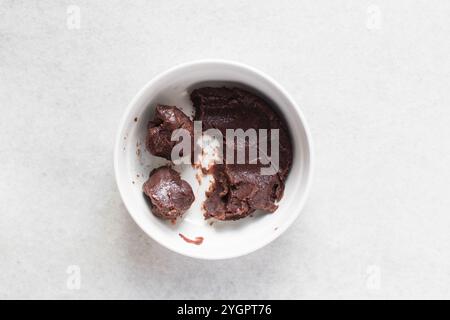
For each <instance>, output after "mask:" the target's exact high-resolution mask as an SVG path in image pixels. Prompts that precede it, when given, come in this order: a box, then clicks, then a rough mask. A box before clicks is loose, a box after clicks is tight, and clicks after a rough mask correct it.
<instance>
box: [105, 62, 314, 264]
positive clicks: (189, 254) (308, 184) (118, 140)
mask: <svg viewBox="0 0 450 320" xmlns="http://www.w3.org/2000/svg"><path fill="white" fill-rule="evenodd" d="M203 64H210V65H211V64H220V65H228V66H232V67H235V68H240V69H245V70H247V71H250V72H253V73H255V74H256V75H257V76H259V77H261V78H263V79H264V80H266V81H267V82H269V83H270V84H271V85H272V86H274V87H275V88H276V89H277V90H278V91H279V92H280V93H281V94H282V95H283V96H284V97H285V98H286V99H287V100H288V101H289V103H290V104H291V105H292V106H293V107H294V109H295V110H296V112H297V115H298V117H299V119H300V122H301V124H302V126H303V129H304V132H305V137H306V139H305V144H306V146H307V150H308V153H309V154H308V160H309V163H308V168H307V170H305V173H306V177H305V178H304V179H305V184H304V192H303V195H302V197H301V199H300V201H299V202H298V203H297V206H296V214H294V215H292V217H291V219H289V220H288V221H287V223H285V224H283V225H282V226H280V227H279V232H274V233H272V234H270V235H267V237H265V238H264V240H263V241H261V242H258V244H257V245H256V246H248V247H247V249H246V250H243V251H240V252H238V253H236V254H223V255H215V256H214V257H208V256H205V255H202V254H195V253H192V252H185V251H183V250H180V249H179V247H177V246H171V245H168V244H167V243H164V242H163V241H161V240H160V239H158V237H155V236H154V235H152V234H149V233H148V232H147V231H146V228H145V227H144V226H142V225H141V223H140V222H139V221H138V220H137V219H136V218H135V216H134V214H133V213H132V212H131V211H130V208H129V205H128V204H127V200H126V199H127V198H126V197H125V194H124V193H125V190H124V187H123V186H122V185H121V183H120V181H119V176H120V174H119V158H120V156H119V155H120V152H121V150H122V148H121V143H122V132H123V130H124V128H125V126H126V122H127V119H128V117H129V114H130V113H131V111H132V110H133V108H134V105H135V104H136V103H137V102H138V101H139V99H140V97H141V96H142V95H143V94H144V93H145V92H146V91H147V90H148V89H149V88H150V87H152V86H153V85H154V84H155V83H157V82H158V81H159V80H160V79H162V78H164V77H165V76H167V75H168V74H170V73H172V72H174V71H176V70H177V69H181V68H187V67H195V66H197V65H203ZM113 157H114V177H115V180H116V185H117V188H118V190H119V194H120V197H121V200H122V202H123V204H124V205H125V208H126V209H127V211H128V214H129V215H130V216H131V218H132V219H133V221H134V222H135V223H136V224H137V225H138V226H139V228H141V230H142V231H143V232H144V233H145V234H147V235H148V236H149V237H150V238H152V239H153V240H154V241H156V242H157V243H159V244H160V245H161V246H163V247H165V248H167V249H169V250H171V251H173V252H176V253H178V254H181V255H183V256H187V257H191V258H196V259H202V260H223V259H231V258H237V257H241V256H245V255H247V254H250V253H252V252H254V251H257V250H259V249H261V248H263V247H265V246H266V245H268V244H269V243H271V242H272V241H274V240H275V239H277V238H278V237H279V236H280V235H282V234H283V233H284V232H285V231H286V230H287V229H288V228H289V227H290V226H291V225H292V224H293V222H294V221H295V220H296V219H297V218H298V217H299V215H300V213H301V212H302V211H303V208H304V206H305V203H306V200H307V198H308V195H309V192H310V189H311V184H312V177H313V174H314V148H313V141H312V137H311V133H310V129H309V126H308V124H307V122H306V120H305V116H304V115H303V112H302V111H301V109H300V108H299V106H298V105H297V103H296V102H295V100H294V99H293V98H292V97H291V95H290V94H289V93H288V92H287V91H286V90H285V89H284V88H283V87H282V86H281V85H280V84H279V83H278V82H277V81H276V80H274V79H273V78H272V77H270V76H269V75H267V74H266V73H264V72H262V71H260V70H258V69H256V68H254V67H251V66H249V65H247V64H245V63H242V62H237V61H232V60H226V59H199V60H192V61H188V62H184V63H179V64H177V65H175V66H172V67H170V68H168V69H166V70H165V71H163V72H160V73H158V74H157V75H156V76H154V77H153V78H152V79H150V81H148V82H147V83H146V84H145V85H144V86H143V87H142V88H141V89H140V90H139V91H138V92H137V93H136V94H135V95H134V96H133V99H132V100H131V101H130V103H129V104H128V105H127V107H126V108H125V111H124V112H123V114H122V117H121V119H120V121H119V125H118V127H117V131H116V139H115V145H114V155H113Z"/></svg>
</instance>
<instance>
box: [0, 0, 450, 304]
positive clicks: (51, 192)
mask: <svg viewBox="0 0 450 320" xmlns="http://www.w3.org/2000/svg"><path fill="white" fill-rule="evenodd" d="M69 5H76V6H77V7H78V8H80V14H81V24H80V29H69V28H68V25H67V19H68V14H67V8H68V6H69ZM69 12H73V11H70V10H69ZM449 13H450V2H449V1H445V0H439V1H438V0H436V1H417V0H414V1H406V0H405V1H401V0H398V1H387V0H386V1H384V0H383V1H382V0H373V1H365V0H363V1H361V0H353V1H334V0H333V1H332V0H328V1H325V0H321V1H283V0H277V1H254V2H251V3H250V2H248V3H245V2H244V1H236V0H233V1H211V0H208V1H206V0H203V1H181V0H179V1H162V0H161V1H159V0H158V1H156V0H154V1H143V0H142V1H133V2H130V3H128V4H127V3H126V2H125V1H118V0H115V1H109V0H108V1H106V0H104V1H87V0H86V1H81V0H73V1H58V2H57V1H25V0H0V106H1V111H2V112H1V116H0V156H1V158H0V159H1V162H0V254H1V258H0V298H63V299H79V298H147V299H153V298H162V299H164V298H169V299H172V298H450V232H449V231H450V197H449V187H450V170H449V168H448V166H449V164H450V143H449V141H448V140H449V137H450V125H449V123H450V42H449V34H450V20H449V18H448V17H449ZM69 15H71V14H69ZM70 17H73V15H71V16H70ZM70 17H69V18H70ZM69 22H70V21H69ZM70 23H71V22H70ZM70 23H69V26H73V25H71V24H70ZM200 58H225V59H231V60H237V61H241V62H244V63H248V64H250V65H253V66H255V67H257V68H260V69H261V70H263V71H265V72H267V73H268V74H270V75H272V76H273V77H274V78H275V79H277V80H278V81H279V82H280V83H282V84H283V85H284V86H285V88H286V89H287V90H288V91H289V92H290V93H291V94H292V95H293V97H294V98H295V99H296V100H297V102H298V103H299V104H300V106H301V107H302V109H303V112H304V114H305V116H306V118H307V120H308V122H309V124H310V127H311V130H312V134H313V138H314V142H315V146H316V148H315V149H316V172H315V179H314V183H313V188H312V190H311V194H310V198H309V200H308V203H307V206H306V208H305V209H304V210H303V212H302V214H301V217H300V218H299V219H298V220H297V221H296V223H295V224H294V225H293V226H292V227H291V228H290V229H289V230H288V231H287V232H286V233H285V234H284V235H283V236H281V237H280V238H279V239H277V240H276V241H275V242H273V243H272V244H270V245H269V246H267V247H265V248H264V249H261V250H259V251H257V252H255V253H253V254H250V255H248V256H245V257H243V258H239V259H234V260H227V261H213V262H210V261H198V260H193V259H190V258H186V257H183V256H180V255H177V254H175V253H172V252H169V251H168V250H166V249H165V248H163V247H161V246H159V245H158V244H157V243H155V242H154V241H152V240H151V239H149V238H148V237H147V236H146V235H145V234H144V233H143V232H142V231H141V230H140V229H139V228H138V227H137V226H136V225H135V223H134V222H133V221H132V219H131V218H130V216H129V215H128V214H127V212H126V210H125V208H124V206H123V204H122V202H121V199H120V197H119V194H118V191H117V188H116V185H115V181H114V176H113V167H112V163H113V161H112V152H113V142H114V137H115V133H116V128H117V125H118V122H119V119H120V117H121V115H122V112H123V111H124V108H125V106H126V105H127V104H128V102H129V101H130V100H131V98H132V97H133V96H134V95H135V94H136V92H137V91H138V90H139V89H140V88H141V87H142V86H143V85H144V84H145V83H146V82H147V81H148V80H150V79H151V78H152V77H153V76H155V75H156V74H157V73H159V72H161V71H163V70H165V69H166V68H168V67H170V66H172V65H174V64H177V63H180V62H185V61H189V60H193V59H200ZM71 265H76V266H79V268H80V271H81V285H80V288H79V289H77V287H76V286H75V287H74V286H71V285H69V286H67V280H68V277H70V275H69V274H67V268H68V267H69V266H71ZM72 275H73V274H72ZM69 284H70V283H69Z"/></svg>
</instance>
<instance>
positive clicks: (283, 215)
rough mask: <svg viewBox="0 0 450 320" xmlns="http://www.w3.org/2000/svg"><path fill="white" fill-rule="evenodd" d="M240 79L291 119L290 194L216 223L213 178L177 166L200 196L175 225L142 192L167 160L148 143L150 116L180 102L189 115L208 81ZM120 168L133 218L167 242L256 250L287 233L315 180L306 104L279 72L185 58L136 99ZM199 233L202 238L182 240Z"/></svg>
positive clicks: (210, 249) (123, 136)
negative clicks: (208, 199)
mask: <svg viewBox="0 0 450 320" xmlns="http://www.w3.org/2000/svg"><path fill="white" fill-rule="evenodd" d="M208 85H209V86H220V85H228V86H237V87H243V88H246V89H248V90H251V91H254V92H256V93H258V94H259V95H260V96H263V97H264V98H266V100H269V101H270V102H272V104H273V105H274V106H276V107H277V108H278V112H279V113H280V114H282V115H283V116H284V118H285V120H286V122H287V124H288V126H289V130H290V133H291V139H292V140H293V147H294V158H293V166H292V169H291V172H290V174H289V176H288V178H287V181H286V186H285V191H284V196H283V198H282V199H281V201H280V202H279V207H278V209H277V211H275V212H274V213H272V214H269V213H267V214H256V215H255V216H253V217H247V218H245V219H241V220H238V221H229V222H214V224H213V225H210V224H209V222H208V221H205V220H204V219H203V214H202V212H201V209H200V208H201V207H200V205H201V202H203V200H204V191H205V190H206V189H207V187H208V185H209V183H208V182H206V181H204V182H203V183H201V184H200V185H199V183H198V182H197V180H196V179H195V171H194V170H193V169H192V168H191V166H185V167H182V168H177V169H178V171H180V172H181V175H182V177H183V178H184V179H186V180H187V181H188V182H189V183H190V184H191V186H192V189H193V191H194V194H195V197H196V201H195V203H194V204H193V206H192V207H191V208H190V209H189V211H187V212H186V213H185V215H184V216H183V218H182V219H180V221H178V222H177V223H176V224H175V225H174V224H171V223H170V222H167V221H163V220H161V219H158V218H157V217H155V216H154V215H153V214H152V212H151V210H150V207H149V204H148V201H147V199H146V198H145V197H144V195H143V193H142V184H143V183H144V182H145V180H146V179H147V178H148V175H149V173H150V171H151V169H153V168H155V167H158V166H160V165H162V164H164V163H168V161H166V160H164V159H162V158H158V157H154V156H152V155H150V154H149V152H148V151H146V149H145V136H146V128H147V123H148V121H149V120H150V119H151V118H152V116H153V112H154V108H155V105H156V104H158V103H159V104H166V105H175V106H177V107H179V108H180V109H182V110H183V111H184V112H185V113H187V114H188V115H190V114H192V113H193V108H192V104H191V101H190V99H189V94H190V92H191V91H192V90H193V89H194V88H198V87H202V86H208ZM114 169H115V175H116V180H117V185H118V188H119V191H120V194H121V196H122V199H123V202H124V203H125V206H126V207H127V209H128V212H129V213H130V214H131V216H132V217H133V219H134V221H136V223H137V224H138V225H139V226H140V227H141V228H142V230H144V231H145V232H146V233H147V234H148V235H149V236H150V237H152V238H153V239H154V240H156V241H157V242H159V243H160V244H162V245H163V246H165V247H167V248H169V249H171V250H173V251H175V252H178V253H181V254H184V255H187V256H191V257H195V258H202V259H225V258H232V257H237V256H241V255H244V254H247V253H250V252H252V251H255V250H257V249H259V248H261V247H263V246H265V245H266V244H268V243H269V242H271V241H272V240H274V239H275V238H277V237H278V236H279V235H280V234H282V233H283V232H284V231H285V230H286V229H287V228H288V227H289V226H290V225H291V224H292V222H293V221H294V220H295V219H296V218H297V216H298V215H299V213H300V211H301V209H302V207H303V205H304V203H305V200H306V197H307V194H308V189H309V186H310V181H311V173H312V150H311V138H310V134H309V131H308V128H307V125H306V122H305V119H304V117H303V115H302V113H301V111H300V108H299V107H298V106H297V105H296V104H295V102H294V101H293V100H292V98H291V97H290V96H289V95H288V94H287V92H286V91H284V89H283V88H281V86H280V85H279V84H278V83H277V82H275V81H274V80H273V79H271V78H270V77H268V76H267V75H265V74H263V73H262V72H260V71H258V70H255V69H254V68H251V67H248V66H246V65H243V64H240V63H236V62H230V61H222V60H203V61H195V62H190V63H185V64H182V65H179V66H176V67H174V68H171V69H169V70H167V71H166V72H164V73H162V74H160V75H159V76H157V77H156V78H154V79H153V80H151V81H150V82H149V83H148V84H147V85H146V86H145V87H144V88H143V89H142V90H141V91H139V93H138V94H137V95H136V97H135V98H134V99H133V100H132V101H131V103H130V105H129V106H128V108H127V109H126V111H125V114H124V116H123V118H122V121H121V123H120V126H119V131H118V133H117V138H116V145H115V152H114ZM180 233H181V234H183V235H185V236H186V237H188V238H192V239H193V238H195V237H197V236H201V237H203V238H204V241H203V243H202V244H201V245H195V244H190V243H187V242H186V241H184V240H183V239H182V238H181V237H180V236H179V234H180Z"/></svg>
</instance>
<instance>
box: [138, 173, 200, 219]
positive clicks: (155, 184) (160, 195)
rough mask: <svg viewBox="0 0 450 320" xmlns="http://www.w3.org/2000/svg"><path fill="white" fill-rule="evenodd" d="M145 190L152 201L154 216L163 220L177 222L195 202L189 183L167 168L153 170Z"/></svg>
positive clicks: (144, 187) (145, 184)
mask: <svg viewBox="0 0 450 320" xmlns="http://www.w3.org/2000/svg"><path fill="white" fill-rule="evenodd" d="M143 190H144V194H145V195H146V196H147V197H148V198H149V199H150V202H151V207H152V212H153V214H154V215H156V216H158V217H160V218H163V219H169V220H175V219H176V218H178V217H180V216H181V215H183V213H184V212H185V211H186V210H187V209H189V207H190V206H191V204H192V203H193V202H194V200H195V197H194V193H193V192H192V188H191V186H190V185H189V183H187V182H186V181H185V180H182V179H181V177H180V174H179V173H178V172H176V171H175V170H173V169H172V168H170V167H167V166H163V167H159V168H157V169H155V170H153V171H152V172H151V173H150V177H149V178H148V180H147V181H146V182H145V183H144V186H143Z"/></svg>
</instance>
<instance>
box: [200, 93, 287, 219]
mask: <svg viewBox="0 0 450 320" xmlns="http://www.w3.org/2000/svg"><path fill="white" fill-rule="evenodd" d="M191 100H192V102H193V104H194V107H195V111H196V113H195V120H201V121H202V125H203V130H207V129H210V128H215V129H219V130H220V131H221V132H222V135H223V136H224V137H226V131H225V130H226V129H238V128H240V129H243V130H244V131H245V130H247V129H250V128H253V129H255V130H257V131H258V129H279V170H278V172H277V173H276V174H273V175H261V171H260V169H261V167H262V166H264V165H263V164H261V163H260V162H258V164H248V163H247V164H216V165H214V166H213V167H212V168H211V170H210V172H211V173H212V175H213V177H214V182H213V184H212V185H211V187H210V189H209V191H208V192H207V194H206V195H207V199H206V201H205V203H204V205H203V207H204V209H205V212H204V216H205V218H211V217H212V218H216V219H218V220H237V219H241V218H243V217H246V216H248V215H249V214H251V213H252V212H254V211H255V210H263V211H267V212H274V211H275V210H276V209H277V205H276V202H277V201H279V200H280V199H281V197H282V196H283V191H284V183H285V180H286V177H287V175H288V173H289V170H290V168H291V164H292V144H291V140H290V135H289V131H288V129H287V125H286V124H285V122H284V121H283V119H282V118H281V117H280V116H279V115H278V114H277V113H276V112H275V111H274V110H273V109H272V108H271V106H270V104H269V103H268V102H267V101H265V100H264V99H262V98H260V97H258V96H257V95H255V94H253V93H250V92H248V91H246V90H243V89H239V88H226V87H222V88H211V87H204V88H200V89H196V90H194V91H193V92H192V93H191ZM224 150H226V148H225V147H224ZM268 150H270V148H268ZM224 159H225V156H224Z"/></svg>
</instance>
